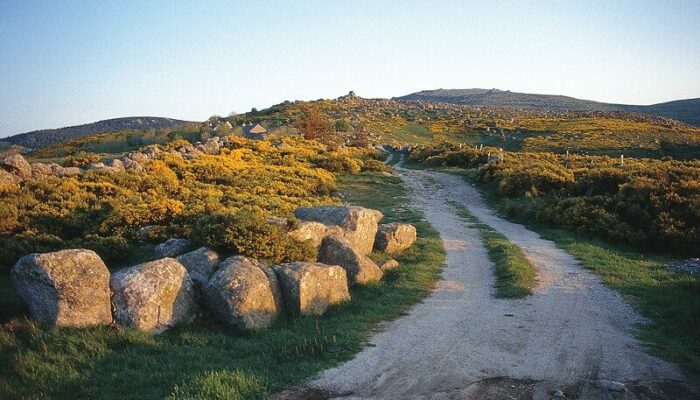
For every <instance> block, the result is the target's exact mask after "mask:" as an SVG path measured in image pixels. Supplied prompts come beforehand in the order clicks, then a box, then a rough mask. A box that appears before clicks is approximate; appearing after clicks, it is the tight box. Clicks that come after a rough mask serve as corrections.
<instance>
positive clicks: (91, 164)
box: [85, 162, 106, 169]
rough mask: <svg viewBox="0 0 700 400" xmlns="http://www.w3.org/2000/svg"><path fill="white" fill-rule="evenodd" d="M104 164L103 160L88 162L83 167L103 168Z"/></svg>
mask: <svg viewBox="0 0 700 400" xmlns="http://www.w3.org/2000/svg"><path fill="white" fill-rule="evenodd" d="M105 167H106V165H105V163H103V162H96V163H90V164H88V165H87V167H85V169H102V168H105Z"/></svg>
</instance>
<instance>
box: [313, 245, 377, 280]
mask: <svg viewBox="0 0 700 400" xmlns="http://www.w3.org/2000/svg"><path fill="white" fill-rule="evenodd" d="M318 261H319V262H322V263H324V264H330V265H340V266H341V267H343V268H344V269H345V270H346V271H347V273H348V280H349V281H350V283H355V284H365V283H370V282H379V280H381V279H382V275H383V272H382V270H381V269H379V267H378V266H377V264H375V263H374V261H372V260H370V259H369V257H367V256H366V255H364V254H362V253H360V252H359V251H357V250H356V249H355V248H354V247H353V245H352V243H350V242H349V241H348V240H347V239H345V238H343V237H340V236H328V237H326V238H325V239H323V242H322V243H321V247H320V248H319V249H318Z"/></svg>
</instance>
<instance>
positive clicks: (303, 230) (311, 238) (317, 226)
mask: <svg viewBox="0 0 700 400" xmlns="http://www.w3.org/2000/svg"><path fill="white" fill-rule="evenodd" d="M329 235H343V230H342V229H341V228H340V227H339V226H336V225H324V224H322V223H320V222H314V221H300V222H299V223H298V224H297V225H296V226H295V227H294V229H292V230H290V231H289V232H287V236H289V237H290V238H292V239H294V240H295V241H297V242H307V241H308V242H310V243H311V244H312V245H313V246H314V247H316V248H318V246H320V245H321V241H323V238H325V237H326V236H329Z"/></svg>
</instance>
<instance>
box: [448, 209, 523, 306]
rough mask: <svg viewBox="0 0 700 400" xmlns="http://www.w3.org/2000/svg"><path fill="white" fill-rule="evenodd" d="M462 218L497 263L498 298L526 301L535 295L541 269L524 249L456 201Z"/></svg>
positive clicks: (495, 265)
mask: <svg viewBox="0 0 700 400" xmlns="http://www.w3.org/2000/svg"><path fill="white" fill-rule="evenodd" d="M451 205H452V206H453V207H454V208H455V210H457V213H458V214H459V216H460V217H461V218H462V219H464V220H465V221H466V222H468V223H469V224H470V227H471V228H474V229H477V230H478V231H479V235H480V236H481V240H482V242H483V243H484V246H486V249H487V250H488V255H489V259H490V260H491V262H492V263H493V264H494V276H495V278H496V283H495V284H494V289H496V297H499V298H509V299H512V298H523V297H526V296H529V295H531V294H532V288H533V287H535V279H536V278H537V269H536V268H535V266H534V265H532V263H531V262H530V260H528V259H527V257H525V254H524V253H523V250H522V249H521V248H520V247H518V246H517V245H515V244H514V243H512V242H511V241H510V240H508V238H507V237H505V236H504V235H503V234H501V233H499V232H497V231H496V230H494V229H493V228H491V227H490V226H488V225H486V224H484V223H481V222H480V221H479V220H478V219H477V218H476V217H475V216H474V215H472V214H471V213H470V212H469V210H467V209H466V208H464V207H463V206H462V205H460V204H458V203H456V202H452V203H451Z"/></svg>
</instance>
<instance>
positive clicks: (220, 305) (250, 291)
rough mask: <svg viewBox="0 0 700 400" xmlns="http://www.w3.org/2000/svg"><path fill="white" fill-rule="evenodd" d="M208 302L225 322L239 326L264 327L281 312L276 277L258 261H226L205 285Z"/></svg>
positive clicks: (246, 259)
mask: <svg viewBox="0 0 700 400" xmlns="http://www.w3.org/2000/svg"><path fill="white" fill-rule="evenodd" d="M204 293H205V296H206V300H207V304H208V305H209V307H210V308H211V310H212V311H213V312H214V314H216V316H217V317H219V318H220V319H221V320H222V321H223V322H225V323H226V324H228V325H231V326H235V327H237V328H239V329H244V330H248V329H262V328H267V327H268V326H270V325H272V323H273V322H274V321H275V320H276V319H277V318H278V317H279V315H280V313H281V312H282V293H281V291H280V286H279V283H278V282H277V276H276V275H275V273H274V271H272V269H270V268H269V267H266V266H264V265H262V264H261V263H260V262H258V261H257V260H254V259H252V258H246V257H242V256H234V257H230V258H227V259H226V260H224V261H223V262H222V263H221V265H220V266H219V269H218V270H217V271H216V273H215V274H214V275H213V276H212V278H211V280H210V281H209V283H208V284H207V285H206V286H205V288H204Z"/></svg>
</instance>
